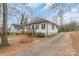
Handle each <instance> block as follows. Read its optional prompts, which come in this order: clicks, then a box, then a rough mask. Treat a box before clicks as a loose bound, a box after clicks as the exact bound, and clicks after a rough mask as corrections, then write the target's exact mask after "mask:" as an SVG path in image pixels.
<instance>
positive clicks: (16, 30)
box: [9, 24, 24, 33]
mask: <svg viewBox="0 0 79 59" xmlns="http://www.w3.org/2000/svg"><path fill="white" fill-rule="evenodd" d="M23 28H24V27H23V26H21V25H18V24H12V25H11V27H10V28H9V29H10V30H9V32H12V33H19V32H22V31H23Z"/></svg>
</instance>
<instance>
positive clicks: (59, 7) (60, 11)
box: [48, 3, 70, 31]
mask: <svg viewBox="0 0 79 59" xmlns="http://www.w3.org/2000/svg"><path fill="white" fill-rule="evenodd" d="M48 9H49V10H50V11H53V12H54V13H56V14H57V16H58V17H59V18H60V25H61V27H60V28H61V31H62V25H63V18H64V17H63V16H64V14H65V13H66V12H68V11H70V6H69V4H65V3H55V4H52V5H51V6H50V7H49V8H48Z"/></svg>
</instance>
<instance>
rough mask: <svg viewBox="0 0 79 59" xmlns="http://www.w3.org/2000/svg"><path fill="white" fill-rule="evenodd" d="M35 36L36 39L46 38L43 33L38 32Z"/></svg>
mask: <svg viewBox="0 0 79 59" xmlns="http://www.w3.org/2000/svg"><path fill="white" fill-rule="evenodd" d="M35 36H36V37H45V34H44V33H41V32H37V33H35Z"/></svg>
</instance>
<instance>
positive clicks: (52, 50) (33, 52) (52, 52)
mask: <svg viewBox="0 0 79 59" xmlns="http://www.w3.org/2000/svg"><path fill="white" fill-rule="evenodd" d="M74 54H75V53H74V50H73V48H72V43H71V40H69V39H68V36H67V34H66V33H61V34H59V35H57V36H56V37H54V38H53V37H52V38H51V39H48V40H45V41H42V42H40V43H38V44H35V45H31V47H30V48H28V49H26V50H23V51H21V52H18V53H16V54H15V55H16V56H57V55H58V56H59V55H74Z"/></svg>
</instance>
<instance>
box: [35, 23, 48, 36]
mask: <svg viewBox="0 0 79 59" xmlns="http://www.w3.org/2000/svg"><path fill="white" fill-rule="evenodd" d="M42 24H45V29H42V28H41V26H42ZM46 28H47V26H46V23H40V24H39V29H36V32H42V33H44V34H45V35H46V32H47V29H46Z"/></svg>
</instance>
